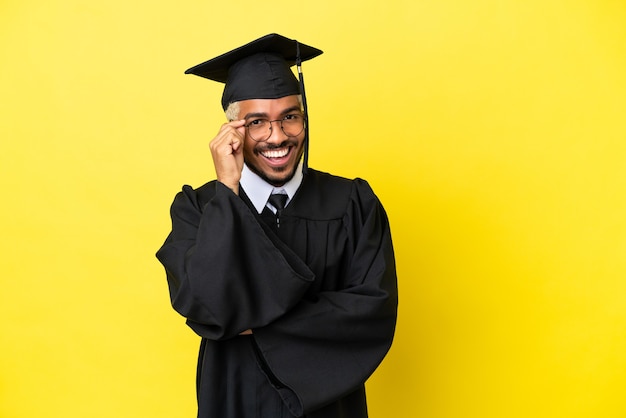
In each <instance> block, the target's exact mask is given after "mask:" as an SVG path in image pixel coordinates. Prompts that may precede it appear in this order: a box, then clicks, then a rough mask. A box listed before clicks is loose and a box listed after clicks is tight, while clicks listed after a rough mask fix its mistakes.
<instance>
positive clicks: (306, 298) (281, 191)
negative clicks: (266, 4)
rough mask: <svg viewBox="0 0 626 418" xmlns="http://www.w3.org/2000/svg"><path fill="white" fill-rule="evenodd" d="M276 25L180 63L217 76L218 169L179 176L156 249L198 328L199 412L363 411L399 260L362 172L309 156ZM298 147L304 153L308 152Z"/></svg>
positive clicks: (331, 414) (390, 330) (351, 416)
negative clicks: (188, 178)
mask: <svg viewBox="0 0 626 418" xmlns="http://www.w3.org/2000/svg"><path fill="white" fill-rule="evenodd" d="M321 53H322V51H320V50H318V49H315V48H312V47H310V46H307V45H304V44H299V43H297V42H296V41H294V40H291V39H287V38H284V37H282V36H280V35H276V34H271V35H267V36H265V37H262V38H259V39H257V40H255V41H253V42H251V43H249V44H246V45H244V46H242V47H240V48H237V49H235V50H233V51H231V52H228V53H226V54H223V55H221V56H219V57H217V58H214V59H212V60H209V61H207V62H204V63H202V64H199V65H198V66H196V67H193V68H191V69H189V70H187V72H188V73H193V74H197V75H200V76H202V77H206V78H210V79H213V80H217V81H220V82H225V83H226V85H225V89H224V95H223V97H222V106H223V108H224V109H225V111H226V114H227V118H228V119H229V122H228V123H226V124H224V125H222V127H221V129H220V130H219V133H218V134H217V136H216V137H215V138H214V139H213V140H212V141H211V144H210V148H211V153H212V157H213V162H214V165H215V171H216V175H217V179H216V180H214V181H211V182H209V183H207V184H205V185H203V186H201V187H199V188H198V189H195V190H194V189H192V188H191V187H190V186H184V187H183V190H182V191H181V192H180V193H178V194H177V195H176V197H175V199H174V203H173V204H172V208H171V216H172V231H171V233H170V234H169V236H168V237H167V239H166V241H165V243H164V244H163V246H162V247H161V249H160V250H159V251H158V252H157V257H158V259H159V260H160V261H161V263H162V264H163V265H164V266H165V269H166V273H167V280H168V284H169V290H170V296H171V301H172V305H173V307H174V308H175V309H176V310H177V311H178V312H179V313H181V314H182V315H183V316H185V317H186V318H187V324H188V325H189V326H190V327H191V328H192V329H193V330H194V331H195V332H196V333H197V334H198V335H200V336H201V337H202V341H201V347H200V356H199V361H198V376H197V391H198V417H200V418H252V417H255V418H292V417H308V418H340V417H341V418H362V417H367V406H366V400H365V388H364V383H365V381H366V380H367V378H368V377H369V376H370V375H371V374H372V373H373V371H374V370H375V369H376V367H377V366H378V365H379V364H380V362H381V361H382V359H383V357H384V356H385V354H386V353H387V351H388V350H389V348H390V346H391V342H392V339H393V334H394V329H395V322H396V311H397V288H396V272H395V262H394V255H393V246H392V242H391V234H390V230H389V224H388V220H387V216H386V214H385V211H384V209H383V207H382V205H381V204H380V202H379V201H378V199H377V198H376V196H375V195H374V193H373V192H372V190H371V188H370V187H369V185H368V184H367V183H366V182H365V181H364V180H361V179H356V180H348V179H344V178H340V177H336V176H332V175H330V174H326V173H322V172H320V171H316V170H313V169H310V168H308V167H307V161H306V160H307V158H306V157H307V156H306V149H307V141H308V138H307V136H308V135H307V129H306V123H307V114H306V113H307V112H306V97H305V96H304V95H303V93H304V85H303V81H302V79H301V80H300V82H298V80H297V79H296V78H295V76H294V74H293V72H292V71H291V69H290V67H291V66H292V65H293V64H294V62H297V63H298V69H300V66H299V64H300V61H301V60H306V59H310V58H313V57H315V56H317V55H319V54H321ZM303 155H304V158H302V156H303Z"/></svg>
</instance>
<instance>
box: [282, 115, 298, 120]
mask: <svg viewBox="0 0 626 418" xmlns="http://www.w3.org/2000/svg"><path fill="white" fill-rule="evenodd" d="M299 118H300V115H287V116H285V117H284V119H283V120H298V119H299Z"/></svg>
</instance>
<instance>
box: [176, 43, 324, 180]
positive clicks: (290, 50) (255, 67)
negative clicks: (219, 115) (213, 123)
mask: <svg viewBox="0 0 626 418" xmlns="http://www.w3.org/2000/svg"><path fill="white" fill-rule="evenodd" d="M321 54H322V51H321V50H319V49H317V48H314V47H312V46H309V45H305V44H302V43H300V42H298V41H296V40H294V39H289V38H286V37H284V36H282V35H278V34H276V33H272V34H269V35H265V36H263V37H261V38H258V39H256V40H254V41H252V42H250V43H247V44H245V45H243V46H240V47H239V48H235V49H233V50H232V51H229V52H226V53H225V54H222V55H220V56H217V57H215V58H213V59H210V60H208V61H205V62H203V63H201V64H198V65H196V66H194V67H191V68H189V69H188V70H187V71H185V74H195V75H197V76H200V77H204V78H208V79H209V80H214V81H217V82H220V83H225V84H226V86H225V87H224V93H223V94H222V108H223V109H224V110H226V108H227V107H228V105H229V104H230V103H233V102H238V101H241V100H249V99H279V98H281V97H285V96H291V95H297V94H300V95H302V106H303V107H304V115H305V117H306V118H307V124H306V128H305V144H304V150H305V151H304V170H306V168H307V166H308V148H309V121H308V111H307V110H308V109H307V103H306V95H305V91H304V76H303V74H302V68H301V63H302V61H306V60H309V59H311V58H315V57H317V56H318V55H321ZM293 65H296V66H297V70H298V76H299V79H296V77H295V75H294V74H293V72H292V71H291V67H292V66H293Z"/></svg>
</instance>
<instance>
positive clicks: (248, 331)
mask: <svg viewBox="0 0 626 418" xmlns="http://www.w3.org/2000/svg"><path fill="white" fill-rule="evenodd" d="M239 335H252V330H251V329H247V330H245V331H242V332H240V333H239Z"/></svg>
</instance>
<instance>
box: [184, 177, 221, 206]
mask: <svg viewBox="0 0 626 418" xmlns="http://www.w3.org/2000/svg"><path fill="white" fill-rule="evenodd" d="M217 185H218V182H217V181H216V180H213V181H210V182H208V183H205V184H203V185H202V186H200V187H198V188H193V187H192V186H190V185H187V184H185V185H184V186H183V187H182V190H181V191H179V192H178V193H177V194H176V197H175V198H174V203H173V207H176V206H193V207H195V208H197V209H202V208H203V207H204V206H205V205H206V204H207V203H208V202H209V201H210V200H211V199H212V198H213V197H214V196H215V194H216V193H217V189H218V187H217Z"/></svg>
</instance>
